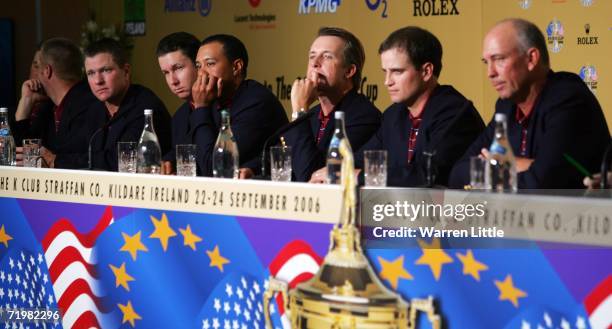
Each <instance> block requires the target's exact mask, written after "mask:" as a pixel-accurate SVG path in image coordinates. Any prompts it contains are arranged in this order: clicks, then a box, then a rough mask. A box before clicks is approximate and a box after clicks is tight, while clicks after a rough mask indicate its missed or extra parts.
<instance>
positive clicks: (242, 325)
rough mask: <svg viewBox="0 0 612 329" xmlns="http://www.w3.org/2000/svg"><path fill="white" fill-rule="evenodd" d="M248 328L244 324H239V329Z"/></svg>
mask: <svg viewBox="0 0 612 329" xmlns="http://www.w3.org/2000/svg"><path fill="white" fill-rule="evenodd" d="M248 328H249V327H247V325H246V323H244V322H243V323H241V324H240V329H248Z"/></svg>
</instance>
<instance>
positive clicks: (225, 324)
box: [223, 319, 232, 329]
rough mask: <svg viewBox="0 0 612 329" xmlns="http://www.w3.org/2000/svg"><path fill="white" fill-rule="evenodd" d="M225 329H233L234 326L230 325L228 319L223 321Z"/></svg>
mask: <svg viewBox="0 0 612 329" xmlns="http://www.w3.org/2000/svg"><path fill="white" fill-rule="evenodd" d="M223 329H232V326H231V325H230V322H229V320H227V319H225V320H223Z"/></svg>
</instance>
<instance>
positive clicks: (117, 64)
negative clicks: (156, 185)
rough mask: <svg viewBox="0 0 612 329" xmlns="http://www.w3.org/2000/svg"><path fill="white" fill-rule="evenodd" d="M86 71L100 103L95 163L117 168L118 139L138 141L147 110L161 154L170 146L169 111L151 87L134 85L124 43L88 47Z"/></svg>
mask: <svg viewBox="0 0 612 329" xmlns="http://www.w3.org/2000/svg"><path fill="white" fill-rule="evenodd" d="M84 52H85V74H86V75H87V81H88V82H89V86H90V87H91V90H92V91H93V93H94V95H95V96H96V98H98V100H99V101H98V102H96V104H95V105H94V110H95V112H94V113H93V114H94V115H95V118H96V119H95V120H96V121H97V122H99V123H100V124H98V131H97V132H96V133H97V135H96V136H94V137H93V140H92V141H91V147H92V164H91V165H92V166H93V168H95V169H101V170H110V171H117V169H118V168H117V166H118V163H117V142H138V140H139V139H140V135H141V133H142V130H143V128H144V110H145V109H152V110H153V121H154V123H153V126H154V128H155V132H156V134H157V138H158V140H159V144H160V147H161V151H162V154H164V153H165V152H167V151H168V150H169V148H170V140H171V130H170V129H171V128H170V114H169V113H168V111H167V110H166V107H165V106H164V103H162V101H161V100H160V99H159V98H158V97H157V96H156V95H155V94H154V93H153V92H152V91H151V90H150V89H148V88H146V87H143V86H141V85H137V84H132V83H131V81H130V64H129V63H128V59H127V54H126V52H125V50H124V49H123V47H122V46H121V44H119V42H118V41H116V40H113V39H101V40H98V41H96V42H94V43H92V44H90V45H89V46H87V48H86V49H85V51H84Z"/></svg>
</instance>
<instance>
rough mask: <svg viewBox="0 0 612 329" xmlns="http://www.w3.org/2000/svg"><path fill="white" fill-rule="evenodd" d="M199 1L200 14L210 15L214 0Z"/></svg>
mask: <svg viewBox="0 0 612 329" xmlns="http://www.w3.org/2000/svg"><path fill="white" fill-rule="evenodd" d="M198 2H199V3H200V15H202V16H204V17H206V16H208V14H210V10H211V9H212V0H199V1H198Z"/></svg>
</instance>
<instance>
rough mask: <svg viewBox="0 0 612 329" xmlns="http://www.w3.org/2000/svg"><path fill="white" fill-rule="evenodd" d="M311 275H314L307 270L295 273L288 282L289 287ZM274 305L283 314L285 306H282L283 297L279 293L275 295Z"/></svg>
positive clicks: (308, 278)
mask: <svg viewBox="0 0 612 329" xmlns="http://www.w3.org/2000/svg"><path fill="white" fill-rule="evenodd" d="M313 276H314V274H313V273H308V272H304V273H301V274H299V275H297V276H296V277H295V278H293V280H291V282H289V288H290V289H293V288H295V286H297V285H298V284H300V283H302V282H306V281H308V280H310V279H312V277H313ZM287 298H289V296H287ZM276 305H278V312H279V313H280V314H281V315H283V314H285V307H284V306H283V298H282V296H281V295H280V294H277V295H276Z"/></svg>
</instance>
